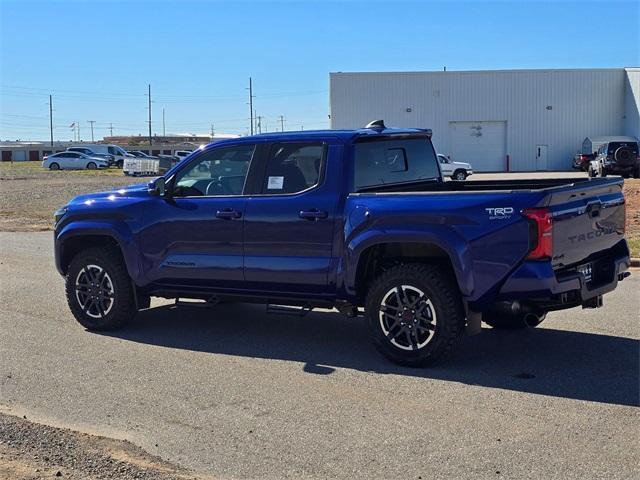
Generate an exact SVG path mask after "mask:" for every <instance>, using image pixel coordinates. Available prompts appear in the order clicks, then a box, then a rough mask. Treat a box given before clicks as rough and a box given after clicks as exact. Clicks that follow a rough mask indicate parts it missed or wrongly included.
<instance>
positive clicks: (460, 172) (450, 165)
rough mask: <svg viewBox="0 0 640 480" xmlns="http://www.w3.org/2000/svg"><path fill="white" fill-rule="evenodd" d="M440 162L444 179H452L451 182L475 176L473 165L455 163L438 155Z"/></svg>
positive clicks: (444, 156)
mask: <svg viewBox="0 0 640 480" xmlns="http://www.w3.org/2000/svg"><path fill="white" fill-rule="evenodd" d="M438 162H440V170H441V171H442V176H443V177H451V180H466V178H467V177H468V176H469V175H472V174H473V168H471V164H469V163H464V162H454V161H453V160H451V159H450V158H449V157H447V156H446V155H443V154H441V153H439V154H438Z"/></svg>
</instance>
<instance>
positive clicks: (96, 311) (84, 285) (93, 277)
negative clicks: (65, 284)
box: [75, 265, 115, 318]
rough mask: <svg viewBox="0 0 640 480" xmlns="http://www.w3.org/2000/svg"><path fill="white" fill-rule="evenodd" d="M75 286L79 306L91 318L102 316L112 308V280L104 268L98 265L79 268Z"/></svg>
mask: <svg viewBox="0 0 640 480" xmlns="http://www.w3.org/2000/svg"><path fill="white" fill-rule="evenodd" d="M75 287H76V299H77V300H78V304H79V305H80V308H82V310H83V311H84V313H86V314H87V315H88V316H90V317H91V318H104V317H105V316H106V315H107V314H108V313H109V312H110V311H111V309H112V308H113V303H114V299H115V290H114V288H113V282H112V281H111V277H110V276H109V274H108V273H107V272H106V270H105V269H104V268H102V267H100V266H99V265H87V266H86V267H84V268H83V269H82V270H80V271H79V272H78V276H77V277H76V281H75Z"/></svg>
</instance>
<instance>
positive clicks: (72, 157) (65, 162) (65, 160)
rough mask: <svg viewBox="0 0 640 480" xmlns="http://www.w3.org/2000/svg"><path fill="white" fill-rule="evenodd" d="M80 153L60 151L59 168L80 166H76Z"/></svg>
mask: <svg viewBox="0 0 640 480" xmlns="http://www.w3.org/2000/svg"><path fill="white" fill-rule="evenodd" d="M79 156H80V154H78V153H77V152H62V153H61V154H60V157H58V158H59V160H60V162H59V163H60V168H65V169H72V168H80V167H78V157H79Z"/></svg>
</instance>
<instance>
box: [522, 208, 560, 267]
mask: <svg viewBox="0 0 640 480" xmlns="http://www.w3.org/2000/svg"><path fill="white" fill-rule="evenodd" d="M522 215H524V216H525V217H526V218H527V219H528V220H529V221H530V223H531V228H532V235H531V240H532V241H531V243H532V245H531V251H530V252H529V255H528V256H527V258H528V259H530V260H542V259H548V258H551V256H552V254H553V252H552V250H553V219H552V215H551V211H550V210H549V209H548V208H527V209H525V210H523V211H522Z"/></svg>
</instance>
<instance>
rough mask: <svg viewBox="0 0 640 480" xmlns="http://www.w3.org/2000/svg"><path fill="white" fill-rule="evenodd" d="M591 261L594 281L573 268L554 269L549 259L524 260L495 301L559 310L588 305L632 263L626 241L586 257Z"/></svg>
mask: <svg viewBox="0 0 640 480" xmlns="http://www.w3.org/2000/svg"><path fill="white" fill-rule="evenodd" d="M587 262H589V263H593V265H594V269H597V275H596V277H595V278H594V280H593V282H587V281H586V279H585V276H584V275H583V274H582V273H581V272H579V271H577V269H576V268H572V269H567V270H565V271H558V272H556V271H554V270H553V268H552V267H551V262H533V261H529V262H524V263H523V264H522V265H521V266H520V267H519V268H518V269H516V271H514V272H513V274H512V275H511V276H510V277H509V278H508V279H507V281H506V282H505V283H504V284H503V286H502V288H501V289H500V292H499V294H498V298H497V300H498V301H512V300H520V301H525V302H527V303H529V304H531V305H535V306H538V307H540V308H542V309H544V310H561V309H564V308H572V307H575V306H578V305H583V306H585V305H588V304H590V300H593V299H597V298H598V297H600V296H601V295H604V294H605V293H609V292H611V291H613V290H615V288H616V287H617V286H618V282H619V281H621V280H623V279H624V278H625V276H626V275H628V274H625V272H626V271H627V270H628V269H629V267H630V265H631V260H630V257H629V250H628V247H627V244H626V241H624V240H623V241H622V242H620V243H619V244H618V245H616V247H614V248H612V249H611V251H610V252H608V253H607V254H606V255H604V256H600V257H596V258H593V259H587V260H585V263H587Z"/></svg>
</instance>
